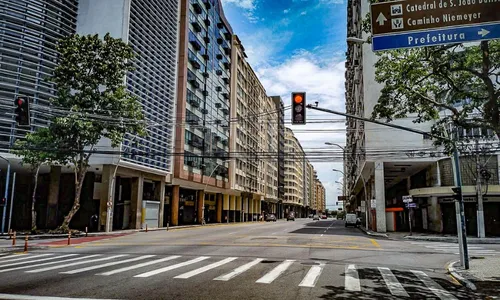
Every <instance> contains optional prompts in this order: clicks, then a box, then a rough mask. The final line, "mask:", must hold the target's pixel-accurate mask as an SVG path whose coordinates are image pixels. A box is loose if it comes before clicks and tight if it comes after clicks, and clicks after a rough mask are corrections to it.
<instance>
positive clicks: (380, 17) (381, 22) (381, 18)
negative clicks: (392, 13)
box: [376, 13, 387, 26]
mask: <svg viewBox="0 0 500 300" xmlns="http://www.w3.org/2000/svg"><path fill="white" fill-rule="evenodd" d="M376 21H377V23H378V25H380V26H384V23H385V21H387V18H386V17H385V16H384V14H383V13H380V14H379V15H378V17H377V20H376Z"/></svg>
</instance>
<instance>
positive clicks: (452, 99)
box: [362, 0, 500, 152]
mask: <svg viewBox="0 0 500 300" xmlns="http://www.w3.org/2000/svg"><path fill="white" fill-rule="evenodd" d="M376 2H386V1H376V0H371V1H370V3H376ZM362 30H363V31H364V32H366V33H370V32H371V23H370V14H369V13H368V14H367V15H366V16H365V18H364V19H363V21H362ZM377 55H378V56H379V60H378V61H377V63H376V64H375V68H376V73H375V79H376V81H377V82H378V83H380V84H382V90H381V95H380V97H379V100H378V104H377V105H376V106H375V107H374V111H373V113H372V118H383V119H386V120H387V121H388V122H390V121H392V120H394V119H398V118H405V117H407V116H408V115H410V114H416V116H417V118H416V119H415V120H414V122H415V123H421V122H426V121H431V120H433V121H434V123H433V126H432V128H431V133H432V134H434V135H436V136H443V137H446V136H449V132H448V131H449V129H450V128H452V127H462V128H465V129H469V128H481V129H491V130H493V132H495V134H496V135H497V136H499V137H500V115H499V113H500V111H499V107H500V73H499V72H500V41H499V40H496V41H488V42H482V43H480V44H468V45H466V46H464V45H463V44H451V45H444V46H434V47H423V48H410V49H399V50H391V51H382V52H378V53H377ZM450 125H451V126H450ZM465 142H468V141H467V140H465ZM434 144H435V145H436V146H444V148H445V150H446V151H447V152H450V151H451V150H452V148H453V147H456V146H457V145H456V144H455V142H451V141H450V140H448V139H435V140H434Z"/></svg>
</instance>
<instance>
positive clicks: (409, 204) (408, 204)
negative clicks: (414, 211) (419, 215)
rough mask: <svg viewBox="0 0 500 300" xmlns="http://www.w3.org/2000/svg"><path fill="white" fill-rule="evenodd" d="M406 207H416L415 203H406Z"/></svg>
mask: <svg viewBox="0 0 500 300" xmlns="http://www.w3.org/2000/svg"><path fill="white" fill-rule="evenodd" d="M406 207H408V208H411V207H417V203H406Z"/></svg>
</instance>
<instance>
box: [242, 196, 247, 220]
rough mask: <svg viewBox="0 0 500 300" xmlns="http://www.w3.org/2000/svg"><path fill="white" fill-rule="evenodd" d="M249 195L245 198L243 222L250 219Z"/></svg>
mask: <svg viewBox="0 0 500 300" xmlns="http://www.w3.org/2000/svg"><path fill="white" fill-rule="evenodd" d="M247 216H248V197H245V198H244V199H243V222H247V221H248V217H247Z"/></svg>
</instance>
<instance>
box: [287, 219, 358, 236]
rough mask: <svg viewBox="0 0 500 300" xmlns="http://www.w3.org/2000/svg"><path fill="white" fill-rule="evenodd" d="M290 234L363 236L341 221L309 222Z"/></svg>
mask: <svg viewBox="0 0 500 300" xmlns="http://www.w3.org/2000/svg"><path fill="white" fill-rule="evenodd" d="M290 233H299V234H323V235H346V236H364V234H363V233H361V232H360V231H359V230H358V229H357V228H353V227H347V228H346V227H345V226H344V221H343V220H331V219H330V220H321V221H311V222H308V223H305V224H304V227H302V228H300V229H297V230H295V231H292V232H290Z"/></svg>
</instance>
